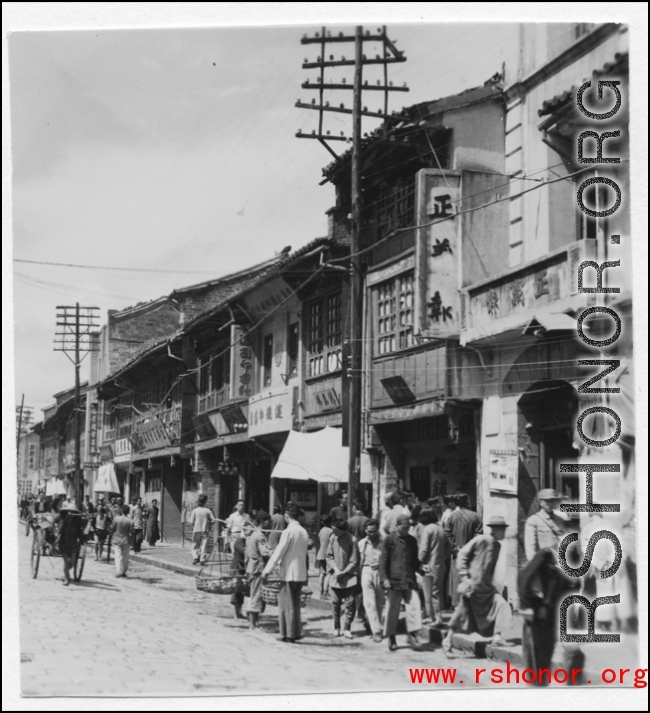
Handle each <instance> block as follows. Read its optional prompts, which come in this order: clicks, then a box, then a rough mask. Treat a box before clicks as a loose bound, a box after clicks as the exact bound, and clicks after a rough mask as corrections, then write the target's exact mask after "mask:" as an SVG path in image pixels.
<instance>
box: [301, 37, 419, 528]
mask: <svg viewBox="0 0 650 713" xmlns="http://www.w3.org/2000/svg"><path fill="white" fill-rule="evenodd" d="M344 42H354V59H353V60H348V59H346V58H345V57H341V59H340V60H335V59H334V56H333V55H330V57H329V60H327V59H326V57H325V47H326V45H327V44H329V43H344ZM364 42H376V43H381V44H382V49H383V51H382V55H376V57H375V58H374V59H369V58H368V57H366V55H364V53H363V46H364ZM301 44H304V45H306V44H320V45H321V54H320V56H319V57H318V60H317V61H316V62H308V61H307V60H305V62H304V63H303V65H302V66H303V69H319V70H320V76H319V77H318V81H317V82H316V83H311V82H309V81H307V82H304V83H303V84H302V87H303V89H316V90H317V91H318V92H319V103H318V104H316V100H313V101H312V103H311V104H306V103H303V102H302V101H298V102H296V106H297V107H300V108H304V109H314V110H317V111H318V112H319V122H318V133H316V131H312V133H311V134H303V133H302V131H299V132H298V133H297V134H296V136H297V137H298V138H300V139H317V140H318V141H320V143H321V144H323V146H324V147H325V148H326V149H327V150H328V151H329V152H330V153H331V154H332V155H333V156H334V158H335V159H337V160H338V159H339V156H338V154H336V152H335V151H334V150H333V149H332V148H331V147H330V146H329V145H328V143H327V142H328V141H351V142H352V160H351V172H352V175H351V196H350V205H351V217H352V240H351V247H350V254H351V257H350V331H349V334H348V342H349V362H348V374H349V385H350V399H349V414H348V423H349V426H348V428H349V446H350V460H349V470H348V511H349V514H350V515H352V501H353V499H354V495H355V493H356V491H357V489H358V487H359V475H360V461H361V403H362V383H361V373H362V367H363V348H362V340H363V273H362V260H361V255H360V250H361V241H360V224H361V220H360V217H361V208H362V205H361V145H362V134H361V118H362V117H363V116H368V117H373V118H381V119H383V121H384V127H383V132H384V135H386V134H387V133H388V130H389V127H390V124H391V122H393V123H394V122H399V121H403V120H404V119H408V117H403V116H399V115H396V114H391V115H389V114H388V95H389V92H393V91H401V92H406V91H408V87H406V86H402V87H394V86H393V85H392V82H390V83H389V82H388V65H389V64H393V63H396V62H405V61H406V57H404V54H403V52H400V51H399V50H398V49H397V48H396V47H395V44H394V43H393V42H391V41H390V40H389V39H388V36H387V35H386V27H385V26H384V27H382V28H380V29H378V30H377V34H371V33H370V32H368V31H366V32H365V33H364V30H363V27H361V26H358V27H356V28H355V31H354V35H345V34H344V33H342V32H341V33H339V34H338V36H335V37H332V33H331V32H328V31H327V30H326V28H325V27H323V28H322V30H321V32H320V33H318V32H317V33H316V35H315V36H314V37H307V36H305V37H303V38H302V40H301ZM364 65H382V66H383V70H384V83H383V85H382V84H381V82H378V84H377V85H369V84H368V82H365V83H364V82H363V67H364ZM350 66H353V67H354V82H353V83H352V85H350V84H347V83H346V80H345V79H344V80H342V81H341V82H340V83H333V82H330V83H329V84H326V82H325V75H324V70H325V68H326V67H350ZM341 89H342V90H345V89H351V90H352V91H353V100H352V108H351V109H348V108H346V107H345V106H344V105H343V104H341V105H340V106H339V107H331V106H330V105H329V102H324V95H323V93H324V91H325V90H341ZM364 89H365V90H379V91H383V93H384V108H383V110H382V109H380V110H379V111H378V112H371V111H368V110H367V108H366V107H364V106H362V93H363V90H364ZM326 111H331V112H337V113H344V114H351V115H352V137H351V139H350V138H348V137H346V136H344V135H343V134H342V133H341V135H340V136H332V135H330V132H329V131H327V132H326V133H325V134H323V115H324V112H326Z"/></svg>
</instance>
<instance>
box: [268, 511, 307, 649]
mask: <svg viewBox="0 0 650 713" xmlns="http://www.w3.org/2000/svg"><path fill="white" fill-rule="evenodd" d="M299 515H300V510H299V509H298V507H297V506H295V505H287V508H286V511H285V514H284V516H285V518H286V520H287V527H286V529H285V530H283V531H282V535H281V536H280V542H278V546H277V547H276V548H275V550H273V554H272V555H271V557H270V559H269V561H268V562H267V563H266V566H265V567H264V571H263V572H262V583H264V582H265V580H266V579H267V577H268V576H269V574H271V572H272V571H273V570H274V569H275V567H276V566H277V568H278V576H279V578H280V590H279V592H278V623H279V625H280V637H281V639H282V641H284V642H286V643H290V644H293V643H294V642H295V641H297V640H298V639H300V638H301V637H302V622H301V618H300V592H301V590H302V585H303V584H305V583H306V582H307V578H308V574H307V573H308V570H307V546H308V542H309V535H308V534H307V530H305V529H304V528H303V527H301V526H300V523H299V522H298V517H299Z"/></svg>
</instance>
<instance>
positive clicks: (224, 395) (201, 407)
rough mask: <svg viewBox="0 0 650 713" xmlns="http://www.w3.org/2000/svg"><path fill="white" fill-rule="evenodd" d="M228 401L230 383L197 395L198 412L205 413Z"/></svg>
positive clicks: (224, 404)
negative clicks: (216, 389)
mask: <svg viewBox="0 0 650 713" xmlns="http://www.w3.org/2000/svg"><path fill="white" fill-rule="evenodd" d="M229 403H230V384H226V385H225V386H224V387H223V388H221V389H219V390H218V391H211V392H210V393H207V394H202V395H200V396H199V397H198V413H207V412H208V411H213V410H214V409H217V408H221V407H222V406H226V405H227V404H229Z"/></svg>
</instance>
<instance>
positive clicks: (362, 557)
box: [359, 520, 386, 644]
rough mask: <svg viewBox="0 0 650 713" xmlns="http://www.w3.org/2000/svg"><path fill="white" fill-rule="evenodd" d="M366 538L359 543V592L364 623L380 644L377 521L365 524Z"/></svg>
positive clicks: (381, 603) (381, 604) (381, 599)
mask: <svg viewBox="0 0 650 713" xmlns="http://www.w3.org/2000/svg"><path fill="white" fill-rule="evenodd" d="M365 529H366V537H364V538H363V539H362V540H361V541H360V542H359V569H360V571H361V591H362V594H363V606H364V609H365V610H366V621H367V622H368V626H369V627H370V631H371V632H372V640H373V641H374V642H375V643H376V644H379V643H381V638H382V637H381V631H382V629H381V614H382V612H383V610H384V601H385V598H386V597H385V595H384V588H383V586H382V584H381V578H380V576H379V557H380V556H381V537H380V536H379V523H378V522H377V520H368V521H367V522H366V524H365Z"/></svg>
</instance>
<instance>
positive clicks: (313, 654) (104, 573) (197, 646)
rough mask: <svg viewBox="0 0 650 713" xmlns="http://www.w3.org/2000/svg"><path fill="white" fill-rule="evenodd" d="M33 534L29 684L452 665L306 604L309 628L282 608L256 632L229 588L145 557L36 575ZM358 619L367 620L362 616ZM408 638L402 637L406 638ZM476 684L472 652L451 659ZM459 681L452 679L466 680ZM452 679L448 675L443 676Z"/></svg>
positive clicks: (25, 612) (25, 664)
mask: <svg viewBox="0 0 650 713" xmlns="http://www.w3.org/2000/svg"><path fill="white" fill-rule="evenodd" d="M29 544H30V539H29V538H26V537H25V536H24V534H23V533H21V534H20V535H19V545H18V547H19V551H18V557H19V587H20V616H21V622H20V640H21V660H22V663H21V673H22V691H23V693H24V694H25V695H86V696H87V695H102V694H103V695H138V694H140V695H155V696H164V695H174V694H176V695H179V694H184V695H192V694H194V695H202V694H203V695H215V694H218V693H224V694H227V693H229V694H237V693H239V694H253V693H272V692H287V693H289V692H291V693H298V692H310V693H314V692H318V691H347V690H365V691H377V690H396V689H407V690H408V689H411V690H412V689H413V686H411V684H410V679H409V677H408V676H409V675H408V668H409V667H410V666H427V667H434V666H447V665H448V663H447V661H446V659H445V658H444V656H443V654H442V653H441V652H440V651H439V650H437V651H426V652H423V653H416V652H413V651H411V650H410V649H407V648H402V649H400V650H398V651H397V652H395V653H390V652H389V651H388V650H387V646H386V643H385V642H383V643H382V644H373V643H372V642H371V641H370V640H369V639H368V638H367V637H364V636H361V633H362V632H361V630H358V631H355V633H356V634H357V635H358V638H357V637H355V639H354V640H353V641H349V642H344V640H342V639H337V640H333V639H332V638H331V637H330V636H329V631H330V628H331V625H330V617H329V615H328V613H327V612H325V611H322V610H318V609H307V610H303V612H306V619H307V625H306V627H305V628H306V631H305V633H306V637H305V639H304V640H302V641H300V642H298V643H296V644H294V645H291V644H283V643H281V642H280V641H278V640H277V636H278V635H277V627H276V618H275V616H274V615H275V612H276V609H275V608H274V607H272V608H270V614H269V615H266V616H264V617H263V618H262V623H263V626H264V629H265V630H264V631H259V632H254V633H251V632H249V631H248V630H247V628H246V626H245V622H240V621H235V620H233V618H232V608H231V607H230V605H229V604H228V597H224V596H215V595H210V594H205V593H203V592H199V591H197V590H196V589H195V587H194V581H193V580H192V579H191V578H189V577H186V576H183V575H179V574H174V573H171V572H167V571H164V570H161V569H157V568H154V567H151V566H148V565H141V564H138V565H134V566H132V568H131V569H130V572H129V574H130V577H129V578H128V579H115V577H114V568H113V565H112V564H111V565H107V564H106V563H105V562H101V563H98V562H95V561H94V560H93V558H92V556H91V554H90V550H89V552H88V558H87V560H86V569H85V571H84V578H83V581H82V582H81V583H80V584H78V585H74V584H72V585H70V586H69V587H64V586H63V585H62V569H61V560H59V559H53V558H52V559H50V558H42V559H41V567H40V571H39V575H38V578H37V579H36V580H33V579H31V573H30V567H29ZM357 626H360V625H357ZM402 640H403V637H400V641H402ZM453 665H454V666H456V667H457V668H458V670H459V678H460V679H464V681H465V682H466V683H467V684H469V683H470V682H471V680H472V676H473V671H474V661H473V660H468V661H463V660H461V661H454V663H453ZM459 685H460V684H458V683H457V684H456V686H459ZM447 688H449V686H447Z"/></svg>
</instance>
